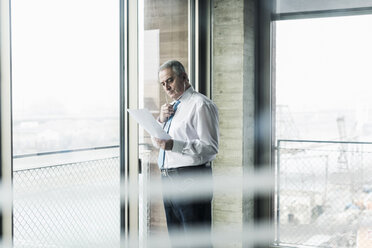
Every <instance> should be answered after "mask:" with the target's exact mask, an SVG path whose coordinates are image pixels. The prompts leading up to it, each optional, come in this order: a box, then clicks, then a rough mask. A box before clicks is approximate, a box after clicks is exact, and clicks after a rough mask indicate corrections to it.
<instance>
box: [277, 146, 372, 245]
mask: <svg viewBox="0 0 372 248" xmlns="http://www.w3.org/2000/svg"><path fill="white" fill-rule="evenodd" d="M276 175H277V186H276V187H277V188H276V192H277V193H276V223H277V228H276V237H277V243H278V244H281V245H283V244H285V245H289V246H290V245H293V246H296V247H332V248H333V247H335V248H336V247H337V248H342V247H355V248H367V247H372V143H367V142H331V141H330V142H328V141H299V140H279V141H278V144H277V157H276Z"/></svg>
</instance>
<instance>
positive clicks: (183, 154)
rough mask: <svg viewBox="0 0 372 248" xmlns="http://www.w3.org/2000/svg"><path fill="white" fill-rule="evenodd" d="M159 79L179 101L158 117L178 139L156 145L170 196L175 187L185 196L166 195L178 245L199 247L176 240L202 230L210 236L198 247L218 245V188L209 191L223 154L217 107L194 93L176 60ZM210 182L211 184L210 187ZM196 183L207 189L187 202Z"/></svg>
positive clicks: (157, 141)
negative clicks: (214, 234) (214, 225)
mask: <svg viewBox="0 0 372 248" xmlns="http://www.w3.org/2000/svg"><path fill="white" fill-rule="evenodd" d="M159 81H160V84H161V86H162V87H163V89H164V91H165V92H166V94H167V95H168V96H169V97H170V98H172V99H173V102H172V103H170V104H168V103H165V104H164V105H162V106H161V109H160V116H159V118H158V121H159V122H160V124H161V125H162V126H163V129H164V130H165V131H166V132H168V133H169V135H170V136H171V137H172V139H169V140H160V139H157V138H154V139H153V140H154V143H155V145H156V146H157V147H159V148H160V151H159V160H158V164H159V168H160V170H161V174H162V181H163V187H164V192H167V190H169V189H172V190H173V192H179V194H178V195H174V194H173V195H169V196H167V194H164V195H165V196H163V198H164V199H163V200H164V208H165V213H166V219H167V225H168V232H169V234H170V238H171V242H172V246H173V247H189V246H191V247H194V246H192V245H191V244H190V242H191V241H195V240H190V239H189V240H188V242H186V243H184V244H181V245H180V244H179V242H177V241H179V239H176V238H175V237H179V234H181V236H182V235H184V237H186V238H187V235H188V234H189V235H190V234H191V233H195V231H197V230H201V231H202V232H201V233H203V234H206V235H204V236H203V237H204V239H201V240H200V242H201V243H200V244H198V245H196V246H195V247H212V245H211V241H210V228H211V200H212V190H210V191H208V190H205V189H208V187H209V189H211V188H212V187H211V185H212V180H211V179H212V169H211V166H210V162H211V161H212V160H213V159H214V158H215V157H216V154H217V152H218V139H219V131H218V111H217V107H216V106H215V104H214V103H213V102H212V101H211V100H209V99H208V98H207V97H205V96H204V95H202V94H200V93H198V92H196V91H195V90H194V89H193V87H192V86H191V85H190V83H189V79H188V76H187V74H186V72H185V69H184V67H183V65H182V64H181V63H180V62H178V61H176V60H170V61H167V62H165V63H164V64H163V65H162V66H160V68H159ZM199 178H202V179H203V182H204V184H200V183H198V179H199ZM205 182H207V184H208V185H205ZM195 185H202V187H203V188H200V189H198V190H200V192H201V193H200V196H197V194H195V196H194V197H191V198H190V197H188V198H187V197H186V198H187V199H182V196H183V195H187V191H188V189H193V190H194V191H195V187H196V186H195ZM192 186H194V187H192ZM175 189H176V191H175ZM198 233H200V232H198ZM176 234H177V235H176ZM185 235H186V236H185ZM190 237H192V236H190ZM205 238H207V239H205ZM197 241H198V240H197ZM177 243H178V244H177Z"/></svg>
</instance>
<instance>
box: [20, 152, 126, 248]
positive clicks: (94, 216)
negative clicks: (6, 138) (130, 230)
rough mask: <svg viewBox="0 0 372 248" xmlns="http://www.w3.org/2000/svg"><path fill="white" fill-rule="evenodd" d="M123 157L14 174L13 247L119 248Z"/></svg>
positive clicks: (25, 170) (21, 171) (22, 171)
mask: <svg viewBox="0 0 372 248" xmlns="http://www.w3.org/2000/svg"><path fill="white" fill-rule="evenodd" d="M119 164H120V163H119V157H118V156H115V157H109V158H102V159H96V160H91V161H84V162H76V163H67V164H60V165H56V166H47V167H42V168H32V169H22V170H18V171H14V172H13V188H14V195H13V197H14V205H13V211H14V217H13V220H14V247H15V248H22V247H25V248H26V247H27V248H33V247H48V248H52V247H63V248H67V247H89V248H92V247H100V248H101V247H119V246H120V165H119Z"/></svg>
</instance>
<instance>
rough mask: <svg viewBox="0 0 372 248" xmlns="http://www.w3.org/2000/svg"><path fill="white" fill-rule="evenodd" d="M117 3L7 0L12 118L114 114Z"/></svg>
mask: <svg viewBox="0 0 372 248" xmlns="http://www.w3.org/2000/svg"><path fill="white" fill-rule="evenodd" d="M118 5H119V1H116V0H79V1H75V0H53V1H50V0H33V1H28V0H12V77H13V79H12V82H13V84H12V85H13V108H14V118H15V119H17V118H25V117H29V116H30V115H51V114H53V113H55V114H57V115H58V114H59V115H61V114H66V115H70V114H71V115H76V114H81V115H99V114H117V115H118V114H119V112H118V111H119V69H120V68H119V67H120V52H119V45H120V44H119V6H118Z"/></svg>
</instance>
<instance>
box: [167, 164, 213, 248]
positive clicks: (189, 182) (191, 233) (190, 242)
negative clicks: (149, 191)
mask: <svg viewBox="0 0 372 248" xmlns="http://www.w3.org/2000/svg"><path fill="white" fill-rule="evenodd" d="M162 181H163V188H164V189H163V191H164V192H167V188H168V189H169V188H170V189H171V191H172V194H170V195H167V194H165V195H164V196H163V200H164V209H165V215H166V218H167V226H168V233H169V236H170V239H171V243H172V247H174V248H175V247H177V248H178V247H179V248H181V247H182V248H184V247H185V248H186V247H193V248H196V247H197V248H202V247H203V248H204V247H205V248H209V247H212V244H211V240H210V234H211V219H212V218H211V201H212V196H213V193H212V192H213V190H212V169H211V167H210V166H209V165H208V166H207V165H205V164H203V165H199V166H189V167H181V168H179V169H170V170H168V171H162ZM200 187H203V189H201V190H200V195H199V194H197V193H196V194H194V193H195V189H200ZM196 191H198V190H196ZM183 196H185V197H183ZM195 235H196V236H195Z"/></svg>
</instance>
